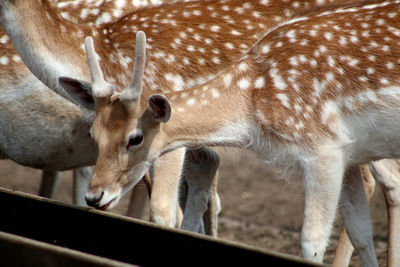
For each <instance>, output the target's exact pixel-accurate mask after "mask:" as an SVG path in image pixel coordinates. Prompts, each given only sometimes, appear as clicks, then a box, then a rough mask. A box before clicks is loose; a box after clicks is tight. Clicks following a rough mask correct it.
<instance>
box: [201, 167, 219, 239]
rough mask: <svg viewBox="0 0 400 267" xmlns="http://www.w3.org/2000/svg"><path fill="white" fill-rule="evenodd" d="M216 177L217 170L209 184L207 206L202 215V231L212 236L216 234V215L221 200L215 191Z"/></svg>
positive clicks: (217, 175)
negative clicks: (209, 190) (210, 184)
mask: <svg viewBox="0 0 400 267" xmlns="http://www.w3.org/2000/svg"><path fill="white" fill-rule="evenodd" d="M218 177H219V173H218V171H217V173H216V174H215V178H214V180H213V183H212V186H211V192H210V198H209V200H208V208H207V210H206V212H205V213H204V215H203V222H204V231H205V233H206V235H210V236H214V237H217V236H218V215H219V213H220V212H221V200H220V198H219V195H218V191H217V185H218Z"/></svg>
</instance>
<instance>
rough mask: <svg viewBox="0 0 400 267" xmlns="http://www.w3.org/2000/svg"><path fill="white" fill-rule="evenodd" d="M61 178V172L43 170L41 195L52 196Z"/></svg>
mask: <svg viewBox="0 0 400 267" xmlns="http://www.w3.org/2000/svg"><path fill="white" fill-rule="evenodd" d="M59 179H60V172H57V171H43V172H42V182H41V184H40V189H39V196H41V197H47V198H52V197H53V193H54V189H55V187H56V184H57V182H58V180H59ZM85 193H86V192H85Z"/></svg>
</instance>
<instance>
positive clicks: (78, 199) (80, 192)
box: [72, 167, 92, 207]
mask: <svg viewBox="0 0 400 267" xmlns="http://www.w3.org/2000/svg"><path fill="white" fill-rule="evenodd" d="M91 177H92V169H91V168H90V167H81V168H76V169H74V170H73V178H74V179H73V188H74V190H73V193H72V194H73V203H74V204H75V205H79V206H82V207H86V206H87V205H86V200H85V194H86V192H87V191H88V188H89V182H90V178H91Z"/></svg>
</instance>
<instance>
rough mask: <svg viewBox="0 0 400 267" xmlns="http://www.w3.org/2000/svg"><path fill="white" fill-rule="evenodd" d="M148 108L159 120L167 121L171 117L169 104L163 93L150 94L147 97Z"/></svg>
mask: <svg viewBox="0 0 400 267" xmlns="http://www.w3.org/2000/svg"><path fill="white" fill-rule="evenodd" d="M148 101H149V106H148V108H147V109H148V110H149V111H150V113H151V114H152V115H153V117H154V118H155V119H157V120H159V121H161V122H164V123H165V122H167V121H168V120H169V118H170V117H171V104H170V103H169V100H168V99H167V98H166V97H165V96H163V95H152V96H150V97H149V99H148Z"/></svg>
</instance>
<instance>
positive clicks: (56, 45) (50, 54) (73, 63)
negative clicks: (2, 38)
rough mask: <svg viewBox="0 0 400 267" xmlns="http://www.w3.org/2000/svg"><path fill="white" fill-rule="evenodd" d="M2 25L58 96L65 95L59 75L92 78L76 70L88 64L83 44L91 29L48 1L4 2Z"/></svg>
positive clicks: (32, 67) (24, 57) (0, 12)
mask: <svg viewBox="0 0 400 267" xmlns="http://www.w3.org/2000/svg"><path fill="white" fill-rule="evenodd" d="M0 22H1V26H2V27H3V28H4V30H5V31H6V32H7V34H8V35H9V36H10V37H11V39H12V40H13V44H14V46H15V48H16V49H17V51H18V52H19V54H20V55H21V58H22V59H23V60H24V63H25V64H26V65H27V66H28V68H29V69H30V70H31V71H32V72H33V73H34V74H35V75H36V76H37V77H38V78H39V79H40V80H41V81H43V82H44V83H45V84H46V85H47V86H49V87H50V88H54V89H56V90H57V92H58V93H61V94H62V95H63V96H65V94H64V93H63V92H64V90H62V89H61V87H60V86H59V85H58V77H59V76H70V77H76V78H80V79H84V78H85V77H90V76H88V73H84V72H83V71H82V70H85V69H87V67H81V68H77V65H83V64H86V62H85V61H83V60H82V59H85V54H84V50H83V49H82V48H81V45H82V44H83V39H84V38H85V36H86V35H88V34H90V32H91V31H90V28H88V27H86V26H79V25H76V24H74V23H71V22H69V21H67V20H65V19H63V18H62V17H61V16H60V15H59V14H58V13H57V12H56V11H55V10H54V9H53V8H52V7H51V5H50V3H49V2H48V1H46V0H43V1H26V0H16V1H2V3H1V4H0Z"/></svg>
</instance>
